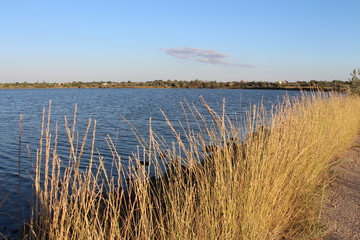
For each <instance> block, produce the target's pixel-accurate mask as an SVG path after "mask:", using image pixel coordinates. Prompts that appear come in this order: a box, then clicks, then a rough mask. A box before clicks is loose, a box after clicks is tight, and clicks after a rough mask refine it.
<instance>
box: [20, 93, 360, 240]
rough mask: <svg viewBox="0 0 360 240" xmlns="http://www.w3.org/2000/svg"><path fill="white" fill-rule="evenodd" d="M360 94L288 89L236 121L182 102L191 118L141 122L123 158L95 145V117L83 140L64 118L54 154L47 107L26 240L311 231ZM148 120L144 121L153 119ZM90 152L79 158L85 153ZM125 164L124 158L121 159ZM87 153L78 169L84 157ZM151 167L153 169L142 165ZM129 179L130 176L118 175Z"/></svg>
mask: <svg viewBox="0 0 360 240" xmlns="http://www.w3.org/2000/svg"><path fill="white" fill-rule="evenodd" d="M359 100H360V99H359V97H355V96H343V95H337V94H321V93H320V94H312V95H304V96H303V97H302V98H301V99H297V100H295V99H285V100H284V102H283V103H282V104H280V105H277V106H274V108H273V110H272V111H271V112H270V113H269V112H267V111H265V109H264V108H263V107H261V106H254V108H253V109H252V110H251V111H249V112H248V114H247V118H246V120H244V121H241V122H234V121H232V120H230V119H229V117H228V116H227V115H226V112H225V107H224V110H223V112H222V113H219V114H218V113H215V112H214V111H213V110H212V109H211V108H210V106H208V105H207V104H206V102H204V104H205V107H206V109H207V111H208V112H209V113H210V116H211V118H210V119H205V118H204V115H202V114H201V113H200V112H199V111H198V109H196V108H194V107H190V106H188V105H186V104H185V105H184V106H183V109H184V110H185V111H184V112H185V114H186V117H187V118H193V119H194V120H195V122H196V123H197V124H198V127H199V128H200V129H201V130H200V131H194V129H192V128H191V127H190V124H189V123H186V122H185V123H182V129H180V130H178V129H175V128H174V127H173V125H172V123H171V122H170V121H169V120H168V119H166V116H165V119H166V120H167V123H168V126H169V131H172V132H173V134H174V137H175V139H176V140H175V141H174V142H171V143H168V142H166V141H165V140H164V139H163V138H162V137H161V136H157V135H156V133H155V132H153V131H152V129H151V127H150V134H149V137H146V138H145V137H142V136H141V135H140V134H139V133H138V132H136V130H134V132H135V134H137V136H138V139H139V147H138V150H137V152H136V153H135V154H134V155H133V156H132V157H130V158H129V159H121V158H120V157H119V155H118V151H117V149H116V147H115V145H114V143H113V142H112V140H111V139H110V138H107V139H106V141H107V143H108V146H109V149H110V151H111V154H112V159H111V162H112V163H111V166H112V167H111V168H110V169H109V167H108V166H109V164H108V162H109V159H104V157H103V156H102V155H101V153H99V152H97V153H96V148H95V146H94V145H95V138H96V121H91V120H89V123H88V126H87V129H86V131H85V133H84V137H83V138H82V139H81V141H79V140H77V139H79V138H78V137H77V134H76V128H75V126H76V112H75V114H74V118H73V123H72V124H70V123H68V121H67V120H66V119H65V123H66V124H65V130H66V133H67V136H68V142H69V146H70V147H69V157H68V159H60V157H59V155H58V153H57V138H58V136H57V131H58V126H57V125H56V131H55V132H54V133H52V132H51V131H50V129H51V127H50V125H51V121H50V116H51V115H50V108H49V110H48V115H47V117H46V114H45V110H44V118H43V125H42V126H43V131H42V136H41V140H40V148H39V150H38V152H37V166H36V173H35V177H34V185H35V191H36V199H37V200H36V204H35V205H34V207H33V217H32V220H31V222H30V223H29V227H28V231H27V232H26V233H25V234H26V237H27V238H29V239H244V240H245V239H313V238H315V237H317V236H318V235H319V224H321V223H322V219H321V217H320V216H321V207H322V203H323V201H322V199H323V193H324V189H325V188H326V185H327V184H328V181H329V171H330V170H331V167H332V165H333V164H335V163H336V161H334V158H335V157H336V156H338V155H339V154H340V153H341V152H342V151H343V150H345V149H346V148H348V147H349V146H350V145H351V144H352V142H353V141H354V139H355V138H356V137H357V135H358V134H359V129H360V118H359V116H360V104H359ZM150 126H151V120H150ZM84 156H88V159H84V158H85V157H84ZM125 161H128V164H126V165H124V162H125ZM84 163H86V167H81V166H83V164H84ZM150 169H154V170H153V171H154V172H155V174H154V175H155V176H153V175H150ZM127 177H128V179H126V178H127Z"/></svg>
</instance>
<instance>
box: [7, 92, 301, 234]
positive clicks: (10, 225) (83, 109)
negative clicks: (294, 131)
mask: <svg viewBox="0 0 360 240" xmlns="http://www.w3.org/2000/svg"><path fill="white" fill-rule="evenodd" d="M286 94H288V95H289V96H290V97H291V96H297V95H299V94H300V93H299V92H297V91H290V92H286V91H283V90H239V89H233V90H232V89H13V90H4V89H0V113H1V115H0V141H1V144H0V204H1V206H0V232H3V233H4V232H9V231H10V232H11V231H13V232H15V229H16V224H17V223H18V222H19V221H18V219H17V218H21V217H19V215H20V216H21V215H22V214H25V216H27V217H28V216H29V203H28V202H27V201H29V199H31V197H30V196H31V192H32V181H31V177H30V175H31V173H32V171H33V168H34V161H35V154H36V149H38V148H39V138H40V131H41V119H42V109H43V107H47V106H48V104H49V101H50V100H52V108H51V122H52V128H54V126H55V122H58V124H59V128H60V130H59V147H58V151H59V154H60V155H61V154H63V155H65V156H66V154H67V153H68V150H67V138H66V136H65V132H64V128H63V126H64V116H67V117H68V119H69V121H70V122H71V121H72V119H73V112H74V107H75V105H76V104H77V106H78V111H77V131H79V137H80V139H81V138H82V134H84V130H85V127H86V125H87V121H88V119H89V118H91V119H96V120H97V134H96V147H97V148H98V149H99V151H100V152H101V153H102V154H104V156H106V155H109V154H110V152H109V150H108V147H107V144H106V142H105V140H104V139H105V137H106V136H107V135H109V136H110V137H111V138H112V139H113V140H114V142H115V145H116V146H117V149H118V151H119V153H120V155H121V157H122V159H123V161H125V163H126V161H127V159H128V156H130V155H131V154H132V152H135V151H136V146H137V145H138V142H137V140H136V137H135V136H134V135H133V133H132V131H131V127H130V126H129V124H128V123H127V122H126V121H124V120H123V119H124V118H125V119H126V120H128V121H129V122H130V123H131V124H133V125H134V126H135V127H136V128H137V129H138V130H139V132H140V133H141V134H143V135H144V136H145V137H146V136H147V133H148V132H149V118H151V122H152V129H153V130H154V131H155V133H156V134H158V135H160V136H164V138H165V139H167V140H169V141H171V139H172V136H173V135H172V132H171V130H170V129H169V127H168V126H167V124H166V122H165V119H164V117H163V115H162V113H161V111H160V109H161V110H162V111H163V112H164V113H165V114H166V115H167V117H168V119H170V120H171V121H173V122H174V126H175V127H180V125H179V124H178V123H177V122H178V121H179V120H180V121H183V120H185V117H184V114H183V110H182V108H181V105H180V102H183V103H184V100H186V102H187V103H188V104H190V105H195V106H196V107H197V108H198V109H199V111H200V112H202V113H203V114H204V115H205V116H208V115H207V113H206V111H205V109H204V107H203V105H202V102H201V100H200V98H199V96H202V97H203V98H204V99H205V100H206V101H207V103H208V104H209V105H210V106H211V107H212V108H213V109H214V110H215V111H217V112H219V113H220V112H221V109H222V106H223V99H226V100H225V102H226V105H225V106H226V112H227V113H228V114H229V115H230V117H233V118H235V117H237V118H238V117H240V118H241V117H243V116H244V114H245V111H246V110H248V109H249V107H251V106H252V105H253V104H259V103H260V102H263V104H264V105H265V106H266V107H268V108H270V107H271V105H272V104H276V103H278V102H279V101H281V100H282V99H283V97H284V96H285V95H286ZM20 115H22V131H21V144H20V147H19V136H20V127H19V126H20ZM19 150H20V169H19ZM61 151H63V153H62V152H61ZM19 174H20V179H19ZM19 181H20V182H21V192H22V194H23V196H22V197H20V196H19V194H18V193H19V188H18V182H19ZM20 198H21V199H25V200H24V203H21V204H20V205H21V208H20V210H21V211H20V212H19V199H20Z"/></svg>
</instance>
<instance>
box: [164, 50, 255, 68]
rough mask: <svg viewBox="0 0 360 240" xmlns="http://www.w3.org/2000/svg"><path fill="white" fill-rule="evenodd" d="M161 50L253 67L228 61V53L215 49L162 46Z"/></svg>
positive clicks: (212, 61)
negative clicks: (165, 47)
mask: <svg viewBox="0 0 360 240" xmlns="http://www.w3.org/2000/svg"><path fill="white" fill-rule="evenodd" d="M160 50H162V51H164V52H166V53H167V54H169V55H171V56H173V57H176V58H180V59H187V60H192V61H196V62H202V63H210V64H214V65H222V66H233V67H252V66H251V65H249V64H237V63H230V62H228V61H226V58H227V57H228V56H227V55H226V54H224V53H220V52H217V51H216V50H214V49H201V48H192V47H182V48H169V49H164V48H161V49H160Z"/></svg>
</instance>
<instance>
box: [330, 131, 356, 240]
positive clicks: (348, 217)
mask: <svg viewBox="0 0 360 240" xmlns="http://www.w3.org/2000/svg"><path fill="white" fill-rule="evenodd" d="M342 159H343V160H344V162H343V163H342V164H340V165H339V166H338V167H337V168H336V169H335V171H336V174H337V177H336V179H335V181H333V182H332V183H331V184H330V186H329V189H328V199H327V204H326V207H325V212H324V215H325V218H326V219H327V220H328V221H329V227H330V229H329V234H328V236H327V237H326V238H325V240H359V239H360V136H359V137H358V138H357V140H356V142H355V143H354V144H353V146H352V147H351V148H350V149H349V151H347V152H346V153H345V154H344V156H342Z"/></svg>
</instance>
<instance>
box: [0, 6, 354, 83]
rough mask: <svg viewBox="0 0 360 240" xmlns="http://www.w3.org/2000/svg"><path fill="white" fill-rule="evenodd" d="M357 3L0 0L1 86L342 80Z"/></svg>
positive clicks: (349, 60) (350, 65)
mask: <svg viewBox="0 0 360 240" xmlns="http://www.w3.org/2000/svg"><path fill="white" fill-rule="evenodd" d="M359 16H360V1H359V0H338V1H336V0H327V1H325V0H311V1H310V0H298V1H295V0H286V1H285V0H283V1H280V0H274V1H272V0H267V1H266V0H253V1H243V0H238V1H235V0H234V1H227V0H222V1H220V0H217V1H212V0H207V1H196V0H192V1H187V0H182V1H172V0H167V1H157V0H151V1H138V0H123V1H121V0H117V1H109V0H102V1H100V0H99V1H91V0H87V1H82V0H72V1H68V0H47V1H37V0H8V1H5V0H0V82H16V81H18V82H23V81H27V82H36V81H46V82H72V81H86V82H87V81H129V80H130V81H150V80H156V79H163V80H167V79H171V80H175V79H177V80H194V79H201V80H217V81H239V80H246V81H283V80H288V81H298V80H305V81H308V80H312V79H314V80H329V81H330V80H334V79H338V80H347V79H348V78H349V76H350V75H349V73H350V72H351V71H352V70H353V69H354V68H358V67H360V55H359V53H360V40H359V39H360V31H359V26H360V17H359Z"/></svg>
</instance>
